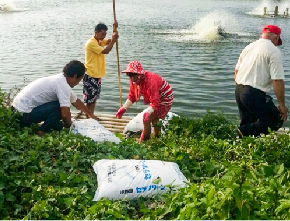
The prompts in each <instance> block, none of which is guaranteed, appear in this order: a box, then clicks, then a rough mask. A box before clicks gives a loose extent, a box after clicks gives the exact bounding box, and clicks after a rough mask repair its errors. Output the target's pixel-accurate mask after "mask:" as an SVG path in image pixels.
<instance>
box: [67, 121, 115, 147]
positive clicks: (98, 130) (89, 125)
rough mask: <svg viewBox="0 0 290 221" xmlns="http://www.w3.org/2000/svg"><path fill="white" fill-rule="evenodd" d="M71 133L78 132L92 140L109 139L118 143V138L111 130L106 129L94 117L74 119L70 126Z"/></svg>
mask: <svg viewBox="0 0 290 221" xmlns="http://www.w3.org/2000/svg"><path fill="white" fill-rule="evenodd" d="M71 132H72V133H75V134H76V133H79V134H81V135H83V136H85V137H90V138H92V139H93V140H94V141H110V142H114V143H116V144H118V143H120V138H118V137H117V136H116V135H115V134H113V133H112V132H111V131H109V130H107V129H106V128H105V127H104V126H102V125H101V124H100V123H99V122H98V121H96V120H94V119H91V118H90V119H84V120H75V121H73V123H72V126H71Z"/></svg>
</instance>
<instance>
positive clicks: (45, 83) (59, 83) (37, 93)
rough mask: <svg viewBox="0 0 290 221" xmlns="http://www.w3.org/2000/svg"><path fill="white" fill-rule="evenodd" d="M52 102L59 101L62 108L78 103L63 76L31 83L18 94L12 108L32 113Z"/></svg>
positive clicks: (58, 75)
mask: <svg viewBox="0 0 290 221" xmlns="http://www.w3.org/2000/svg"><path fill="white" fill-rule="evenodd" d="M52 101H59V104H60V106H61V107H70V104H71V103H74V102H76V101H77V96H76V94H75V93H74V92H73V91H72V89H71V87H70V86H69V84H68V83H67V81H66V78H65V76H64V75H63V74H56V75H53V76H49V77H43V78H39V79H37V80H35V81H33V82H31V83H30V84H28V85H27V86H26V87H25V88H23V89H22V90H21V91H20V93H19V94H17V96H16V97H15V98H14V100H13V103H12V106H13V107H14V108H16V110H18V111H19V112H21V113H30V112H31V111H32V110H33V109H34V108H35V107H38V106H40V105H42V104H45V103H48V102H52Z"/></svg>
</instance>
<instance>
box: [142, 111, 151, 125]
mask: <svg viewBox="0 0 290 221" xmlns="http://www.w3.org/2000/svg"><path fill="white" fill-rule="evenodd" d="M149 118H150V114H149V113H148V112H145V113H144V114H143V123H144V124H145V123H146V122H147V121H148V120H149Z"/></svg>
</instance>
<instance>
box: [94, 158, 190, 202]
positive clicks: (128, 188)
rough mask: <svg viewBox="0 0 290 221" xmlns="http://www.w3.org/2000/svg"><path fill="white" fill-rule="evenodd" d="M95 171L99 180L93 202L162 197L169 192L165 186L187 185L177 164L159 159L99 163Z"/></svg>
mask: <svg viewBox="0 0 290 221" xmlns="http://www.w3.org/2000/svg"><path fill="white" fill-rule="evenodd" d="M93 168H94V171H95V173H96V174H97V178H98V189H97V190H96V193H95V197H94V199H93V200H94V201H98V200H100V199H101V198H102V197H106V198H108V199H111V200H113V199H123V198H124V197H127V199H134V198H137V197H140V196H143V197H146V196H152V195H154V194H157V193H158V194H162V193H165V192H166V191H167V190H168V189H169V188H168V187H165V185H168V184H173V185H174V186H175V187H184V186H185V183H184V182H188V181H187V179H186V178H185V176H184V175H183V174H182V173H181V171H180V170H179V167H178V165H177V164H176V163H173V162H164V161H160V160H99V161H97V162H96V163H95V164H94V166H93Z"/></svg>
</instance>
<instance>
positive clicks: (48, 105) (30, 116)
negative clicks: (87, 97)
mask: <svg viewBox="0 0 290 221" xmlns="http://www.w3.org/2000/svg"><path fill="white" fill-rule="evenodd" d="M84 74H85V66H84V64H83V63H81V62H80V61H76V60H73V61H70V62H69V63H68V64H66V65H65V66H64V68H63V73H60V74H56V75H52V76H49V77H43V78H39V79H37V80H35V81H33V82H31V83H30V84H28V85H27V86H26V87H25V88H23V89H22V90H21V91H20V92H19V94H17V96H16V97H15V98H14V100H13V103H12V109H13V110H17V111H18V112H20V113H21V114H20V115H21V116H20V118H19V122H20V125H21V126H30V125H31V124H33V123H40V122H42V121H43V124H42V125H41V126H40V128H39V130H38V132H37V134H38V136H43V135H44V134H45V133H47V132H51V131H52V130H62V128H63V126H65V127H70V126H71V124H72V120H71V112H70V104H72V105H73V106H74V107H76V108H77V109H78V110H81V111H83V112H84V113H85V114H86V115H87V116H89V117H91V118H93V119H97V117H96V116H95V115H94V114H93V113H91V112H90V111H89V110H88V109H87V108H86V106H85V105H84V103H83V102H82V101H81V100H80V99H78V98H77V96H76V94H75V93H74V92H73V91H72V88H73V87H74V86H76V85H77V84H78V83H79V82H80V81H81V80H82V79H83V76H84Z"/></svg>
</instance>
